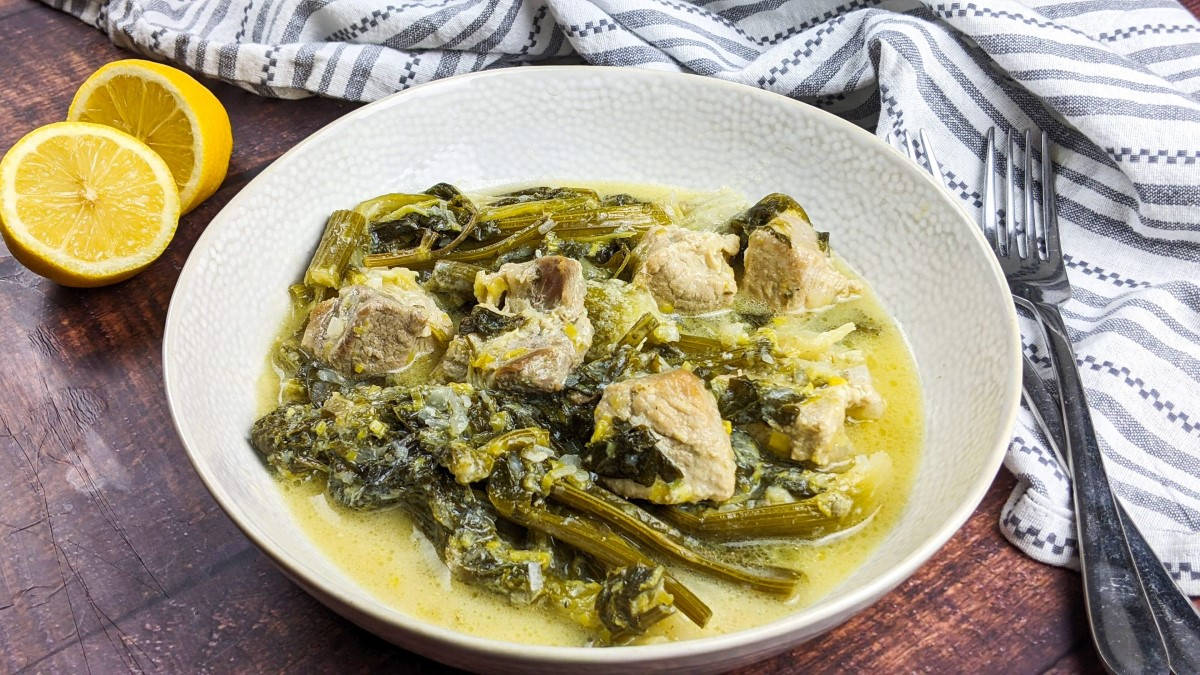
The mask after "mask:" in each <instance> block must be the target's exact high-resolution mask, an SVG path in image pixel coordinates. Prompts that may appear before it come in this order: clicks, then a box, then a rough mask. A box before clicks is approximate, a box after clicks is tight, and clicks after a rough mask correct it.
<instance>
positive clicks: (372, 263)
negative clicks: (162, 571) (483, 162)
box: [363, 219, 555, 267]
mask: <svg viewBox="0 0 1200 675" xmlns="http://www.w3.org/2000/svg"><path fill="white" fill-rule="evenodd" d="M554 225H555V223H554V221H553V220H548V219H547V220H540V221H538V222H535V223H531V224H530V225H528V226H527V227H526V228H525V229H523V230H520V231H519V232H515V233H513V234H511V235H509V236H508V237H506V238H504V239H501V240H500V241H498V242H496V243H494V244H488V245H487V246H480V247H479V248H472V249H469V250H466V251H455V252H453V253H450V254H447V255H445V256H434V255H428V256H425V257H420V256H416V255H411V256H410V255H405V253H404V252H402V253H379V254H376V255H369V256H366V257H365V258H363V265H366V266H367V267H393V266H395V265H405V266H408V267H424V266H426V265H428V264H431V263H433V262H435V261H436V260H439V259H440V260H454V261H457V262H479V261H482V260H488V259H490V258H494V257H496V256H498V255H500V254H502V253H507V252H508V251H511V250H513V249H515V248H517V247H518V246H522V245H524V244H527V243H529V242H531V241H534V240H536V239H541V238H542V237H543V236H545V235H546V233H547V232H549V231H550V230H553V229H554ZM434 253H436V251H435V252H434Z"/></svg>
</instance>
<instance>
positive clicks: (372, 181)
mask: <svg viewBox="0 0 1200 675" xmlns="http://www.w3.org/2000/svg"><path fill="white" fill-rule="evenodd" d="M296 105H303V103H298V104H296ZM541 179H544V180H547V181H549V180H561V181H586V180H620V181H629V182H645V183H661V184H668V185H678V186H682V187H688V188H697V189H715V188H718V187H721V186H726V185H727V186H729V187H732V188H734V189H737V190H740V191H742V192H744V193H745V194H746V195H747V196H748V197H750V198H751V199H755V198H757V197H758V196H761V195H763V194H766V193H768V192H774V191H781V192H787V193H789V194H791V195H793V196H795V197H796V198H797V199H798V200H799V201H800V203H802V204H803V205H804V207H805V209H806V210H807V211H808V213H809V214H810V215H811V216H812V219H813V221H814V222H815V223H817V224H818V226H819V227H821V228H822V229H827V230H830V231H831V232H832V233H833V241H834V242H835V246H836V248H837V250H838V252H839V253H840V254H841V255H842V256H843V257H844V258H845V259H846V260H847V261H849V262H850V264H851V265H853V266H854V267H855V268H856V269H857V270H859V271H860V272H861V273H862V274H863V275H864V276H865V277H866V279H867V280H868V281H869V282H870V283H871V284H872V286H873V287H874V288H875V290H876V291H877V292H878V293H879V295H880V297H881V298H882V300H883V302H884V304H885V306H886V307H887V308H888V309H889V311H890V312H891V313H892V314H893V316H895V317H896V318H897V319H898V321H899V323H900V325H901V326H902V327H903V329H904V330H905V332H906V334H907V335H908V338H909V341H910V343H911V345H912V348H913V352H914V353H915V355H916V360H917V364H918V368H919V371H920V376H921V379H922V383H923V390H924V394H925V410H926V446H925V450H924V455H923V457H922V460H921V465H920V468H919V470H918V474H917V478H916V481H915V485H914V486H913V491H912V495H911V498H910V502H909V504H908V507H907V509H906V511H905V513H904V515H903V517H902V519H901V522H900V523H899V524H898V526H897V527H896V528H895V529H894V530H893V531H892V532H891V533H890V534H888V535H887V537H886V538H885V540H884V541H883V543H882V545H881V546H880V547H879V549H878V550H877V551H876V552H875V553H874V554H873V555H872V556H871V557H870V559H869V560H868V561H867V562H866V563H865V564H864V565H863V566H862V567H861V568H860V569H858V570H857V571H855V572H854V573H853V574H852V575H851V576H850V577H849V578H848V579H847V580H846V581H845V582H844V583H843V584H842V586H841V587H840V588H839V589H838V590H837V591H835V592H833V593H831V594H830V595H829V596H828V597H826V598H825V599H824V600H822V601H821V602H819V603H817V604H815V605H813V606H810V607H807V608H805V609H802V610H800V611H798V612H797V613H795V614H794V615H791V616H789V617H787V618H785V619H782V620H779V621H776V622H774V623H771V624H768V625H765V626H761V627H759V628H755V629H752V630H747V631H742V632H739V633H734V634H730V635H724V636H720V637H714V638H707V639H703V640H696V641H689V642H678V643H670V644H659V645H650V646H639V647H619V648H610V649H587V648H577V647H531V646H527V645H516V644H510V643H505V642H500V641H495V640H486V639H481V638H477V637H471V636H467V635H463V634H459V633H456V632H454V631H452V630H450V629H447V628H442V627H440V626H436V625H432V624H429V623H426V622H424V621H421V620H418V619H415V618H413V617H410V616H407V615H404V614H401V613H399V612H397V611H394V610H390V609H388V608H387V607H384V606H383V605H382V604H380V603H379V602H378V601H377V600H375V599H374V598H373V597H371V596H370V595H369V594H368V593H366V592H365V591H364V590H362V589H361V588H360V587H359V586H358V585H357V584H356V583H354V582H353V581H351V580H350V579H349V578H347V576H346V575H345V574H344V573H343V572H341V571H340V570H339V569H338V568H337V567H335V566H334V565H333V564H332V563H331V562H329V561H328V560H327V559H326V558H325V557H324V556H323V555H322V554H321V553H320V552H319V551H318V550H317V548H315V547H314V545H313V544H312V543H311V542H310V541H309V540H308V539H307V538H306V535H305V534H304V532H302V531H301V530H300V529H299V527H298V526H297V524H296V523H295V521H294V520H293V519H292V517H291V515H290V513H289V511H288V509H287V507H286V506H285V504H284V502H283V499H282V497H281V495H280V493H279V490H278V488H277V487H276V485H275V483H274V482H273V479H272V478H271V476H270V475H268V473H267V471H266V470H265V469H264V468H263V466H262V464H261V463H260V462H259V461H258V459H257V458H256V456H255V454H254V452H253V450H252V449H251V448H250V446H249V444H248V443H247V441H246V435H247V430H248V429H249V427H250V424H251V422H252V421H253V419H254V414H255V392H256V387H255V383H256V380H257V378H258V376H259V374H260V372H261V370H262V368H263V365H264V359H265V355H266V353H267V351H268V349H269V348H270V345H271V341H272V338H273V337H274V335H275V332H276V330H277V329H278V326H279V325H280V322H281V321H282V319H283V317H284V315H285V313H286V311H287V307H288V296H287V293H286V288H287V286H288V285H289V284H290V283H292V282H294V281H295V280H296V279H298V278H299V277H300V275H301V273H302V272H303V269H304V267H305V265H306V263H307V259H308V256H309V254H310V253H311V251H312V249H313V247H314V246H315V244H316V241H317V239H318V238H319V237H320V232H321V228H322V225H323V223H324V220H325V217H326V216H327V215H328V214H329V212H330V211H332V210H334V209H337V208H343V207H346V205H348V204H354V203H356V202H358V201H360V200H362V199H364V198H367V197H370V196H374V195H377V194H380V193H383V192H389V191H397V190H407V191H413V190H419V189H424V188H425V187H427V186H429V185H432V184H433V183H436V182H439V181H442V180H449V181H454V182H455V183H457V184H459V185H460V186H461V187H464V188H472V189H474V188H484V187H489V186H494V185H502V184H506V183H514V182H518V181H529V180H541ZM1018 349H1019V343H1018V336H1017V328H1016V319H1015V316H1014V314H1013V309H1012V303H1011V301H1010V300H1009V298H1008V294H1007V287H1006V286H1005V284H1004V280H1003V278H1002V276H1001V275H1000V271H999V268H998V267H997V265H996V264H995V262H994V261H993V259H992V256H991V254H990V252H989V251H988V249H987V247H986V244H985V242H984V240H983V238H982V237H981V236H980V235H979V234H978V232H977V231H976V228H975V227H974V225H973V224H972V222H971V221H970V219H969V218H968V217H967V215H966V214H965V212H963V211H962V210H961V209H960V208H959V207H958V206H957V204H955V202H954V201H953V200H952V198H951V197H950V196H948V195H947V194H946V193H945V191H944V190H942V189H940V188H939V187H938V186H937V185H936V184H935V183H934V182H933V181H932V180H931V179H930V178H929V177H928V176H926V175H925V174H924V173H923V172H921V171H920V170H918V169H917V167H916V166H915V165H913V164H912V163H910V162H909V161H907V160H906V159H904V158H903V157H902V156H901V155H900V154H899V153H896V152H894V151H893V150H891V149H889V148H888V147H886V146H885V145H884V144H883V143H881V142H880V141H878V140H877V139H875V138H874V137H873V136H871V135H870V134H869V133H867V132H865V131H863V130H861V129H859V128H857V127H854V126H852V125H850V124H848V123H846V122H843V121H842V120H839V119H837V118H836V117H834V116H832V115H829V114H827V113H824V112H821V111H819V110H817V109H816V108H812V107H809V106H806V105H803V104H801V103H797V102H795V101H791V100H789V99H786V98H784V97H782V96H777V95H775V94H771V93H766V92H763V91H760V90H757V89H752V88H750V87H745V86H741V85H735V84H730V83H726V82H721V81H718V80H713V79H707V78H701V77H695V76H688V75H678V74H670V73H659V72H652V71H640V70H623V69H607V68H595V67H562V68H554V67H546V68H520V69H511V70H500V71H492V72H488V73H482V74H475V75H468V76H464V77H458V78H452V79H449V80H442V81H439V82H435V83H432V84H428V85H424V86H420V87H417V88H414V89H412V90H410V91H407V92H402V93H400V94H396V95H394V96H392V97H389V98H387V99H384V100H382V101H379V102H378V103H375V104H373V105H369V106H366V107H364V108H362V109H359V110H357V111H355V112H352V113H350V114H348V115H346V116H345V117H343V118H341V119H339V120H337V121H336V122H334V123H333V124H330V125H329V126H328V127H326V128H325V129H323V130H321V131H319V132H317V133H316V134H314V135H313V136H312V137H310V138H309V139H307V140H305V141H304V142H302V143H300V144H299V145H298V146H296V147H295V148H294V149H293V150H291V151H290V152H288V153H287V154H286V155H284V156H283V157H281V158H280V159H279V160H278V161H276V162H275V163H274V164H272V165H271V166H270V167H269V168H267V169H266V170H265V171H263V172H262V174H260V175H259V176H258V177H256V178H255V179H254V181H253V182H251V183H250V184H249V185H248V186H246V187H245V188H244V189H243V190H242V191H241V193H239V194H238V195H237V196H236V197H234V199H233V200H231V201H230V202H229V204H228V205H227V206H226V207H225V209H224V210H222V211H221V213H220V214H218V215H217V217H216V218H214V219H213V221H212V223H211V224H210V225H209V226H208V229H207V231H206V232H205V233H204V234H203V236H202V237H201V238H200V240H199V242H198V243H197V244H196V247H195V249H194V250H193V251H192V254H191V257H190V258H188V261H187V265H186V266H185V267H184V269H183V272H182V274H181V275H180V278H179V283H178V286H177V287H176V289H175V295H174V297H173V298H172V300H171V307H170V312H169V314H168V317H167V326H166V332H165V337H164V340H163V357H164V370H165V373H166V375H165V377H166V389H167V397H168V400H169V404H170V407H171V413H172V415H173V417H174V419H175V424H176V426H177V428H178V430H179V434H180V436H181V438H182V439H183V444H184V446H185V447H186V448H187V452H188V454H189V456H190V458H191V461H192V462H193V464H194V465H195V467H196V470H197V472H198V473H199V474H200V477H201V479H203V481H204V482H205V484H206V485H207V486H208V488H209V490H210V491H211V492H212V494H213V496H214V497H215V498H216V499H217V501H218V502H219V503H220V505H221V506H222V507H223V508H224V509H225V511H226V512H227V513H228V514H229V516H230V517H231V518H232V519H233V520H234V522H235V523H237V525H238V526H239V527H240V528H241V529H242V531H243V532H245V533H246V535H247V536H248V537H250V538H251V539H252V540H253V541H254V542H255V543H256V544H257V545H258V546H259V547H261V548H262V550H263V551H265V552H266V553H267V554H268V555H269V556H271V558H273V559H274V560H275V561H276V562H277V563H278V564H279V565H280V567H281V568H282V569H283V570H284V571H285V572H286V573H287V574H288V575H289V576H291V577H292V578H293V579H294V580H295V581H296V582H297V583H299V584H301V585H302V586H303V587H304V588H306V589H307V590H308V591H309V592H311V593H312V594H313V595H315V596H316V597H317V598H319V599H320V600H321V601H322V602H324V603H326V604H327V605H329V606H330V607H331V608H333V609H334V610H336V611H338V612H339V613H341V614H343V615H344V616H346V617H348V618H350V619H351V620H353V621H355V622H357V623H359V624H360V625H362V626H364V627H366V628H368V629H369V630H372V631H374V632H376V633H377V634H379V635H381V636H383V637H385V638H387V639H389V640H392V641H393V642H395V643H397V644H400V645H402V646H405V647H407V648H410V649H413V650H415V651H418V652H420V653H422V654H425V655H426V656H429V657H432V658H434V659H438V660H441V661H445V662H447V663H451V664H454V665H458V666H461V667H467V668H472V669H476V670H488V671H497V670H516V669H523V670H525V671H527V672H528V671H530V670H533V671H545V672H550V671H557V670H561V669H562V668H563V667H567V666H569V667H572V668H574V669H576V671H577V672H584V671H587V672H591V671H597V672H598V671H602V670H611V669H613V668H615V667H620V668H627V669H634V670H635V671H638V672H640V671H647V670H678V671H687V672H697V671H716V670H721V669H725V668H729V667H732V666H736V665H739V664H744V663H747V662H751V661H754V660H757V659H761V658H764V657H766V656H768V655H770V654H773V653H776V652H779V651H782V650H783V649H785V648H787V647H788V646H791V645H794V644H796V643H798V642H800V641H802V640H805V639H809V638H811V637H813V636H816V635H818V634H820V633H822V632H824V631H826V630H828V629H829V628H831V627H833V626H835V625H837V624H839V623H841V622H842V621H845V620H846V619H847V618H849V617H850V616H851V615H853V614H854V613H855V612H858V611H860V610H862V609H863V608H864V607H867V606H868V605H870V604H871V603H872V602H874V601H875V600H877V599H878V598H879V597H880V596H881V595H883V594H884V593H886V592H887V591H888V590H890V589H891V588H893V587H895V586H896V585H897V584H899V583H900V582H901V581H903V580H904V579H905V578H907V577H908V576H909V575H910V574H912V572H913V571H914V570H915V569H916V568H917V567H918V566H919V565H920V564H921V563H922V562H924V561H925V560H926V559H927V558H928V557H929V556H930V555H932V554H933V553H934V552H935V551H936V550H937V549H938V548H939V547H940V546H941V545H942V544H943V543H945V541H946V540H947V539H948V538H949V537H950V536H951V535H952V534H953V533H954V532H955V531H956V530H957V529H958V528H959V527H960V526H961V525H962V523H963V522H964V521H965V520H966V518H967V516H968V515H969V514H970V513H971V511H972V510H973V509H974V508H975V506H976V505H977V504H978V503H979V500H980V499H981V498H982V496H983V493H984V491H985V490H986V488H987V486H988V485H989V484H990V482H991V480H992V478H993V476H994V475H995V473H996V471H997V469H998V468H999V466H1000V462H1001V458H1002V455H1003V450H1004V447H1005V445H1006V443H1007V441H1008V432H1009V429H1010V428H1011V425H1012V422H1013V419H1014V416H1015V414H1016V408H1017V402H1018V397H1019V381H1020V365H1019V361H1018V359H1019V351H1018ZM899 628H900V627H897V629H899Z"/></svg>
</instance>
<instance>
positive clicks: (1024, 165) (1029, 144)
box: [983, 127, 1061, 259]
mask: <svg viewBox="0 0 1200 675" xmlns="http://www.w3.org/2000/svg"><path fill="white" fill-rule="evenodd" d="M1022 136H1023V138H1021V139H1020V141H1019V140H1018V134H1017V132H1016V131H1015V130H1013V131H1010V132H1009V133H1008V142H1007V145H1008V154H1007V156H1003V159H1004V217H1003V218H1000V217H999V214H998V213H997V208H996V181H995V176H994V172H995V161H996V155H997V150H996V129H995V127H993V128H991V129H988V133H987V153H986V157H985V160H984V165H985V168H984V176H985V180H984V181H983V211H984V213H983V229H984V234H985V235H986V236H987V238H988V243H990V244H991V245H992V248H993V249H994V250H995V251H996V252H997V254H998V255H1002V256H1008V255H1014V254H1015V255H1016V256H1017V257H1019V258H1029V257H1036V258H1042V259H1049V258H1050V257H1051V256H1059V255H1061V251H1060V249H1059V245H1058V223H1057V220H1056V218H1057V214H1056V213H1055V206H1054V198H1055V195H1054V161H1053V159H1052V157H1051V147H1050V136H1049V135H1048V134H1046V133H1044V132H1042V131H1040V130H1036V129H1035V130H1030V129H1026V130H1025V132H1024V134H1022ZM1034 143H1037V144H1038V145H1040V146H1041V148H1040V153H1039V154H1040V158H1039V159H1040V165H1041V177H1040V178H1039V179H1038V182H1039V183H1040V184H1041V192H1042V194H1041V198H1042V200H1041V209H1040V212H1039V208H1038V202H1037V199H1036V196H1035V194H1034V190H1033V185H1034V173H1033V165H1034V151H1033V148H1034ZM1020 146H1024V150H1023V151H1022V148H1021V147H1020ZM1018 158H1020V160H1021V165H1020V176H1017V175H1015V174H1016V173H1017V171H1018V169H1017V168H1016V167H1017V166H1018V164H1017V161H1018ZM1018 183H1019V184H1018ZM1018 190H1019V191H1020V198H1021V206H1020V208H1019V209H1018V207H1017V194H1016V193H1017V191H1018ZM1018 210H1019V211H1020V217H1019V218H1018Z"/></svg>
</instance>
